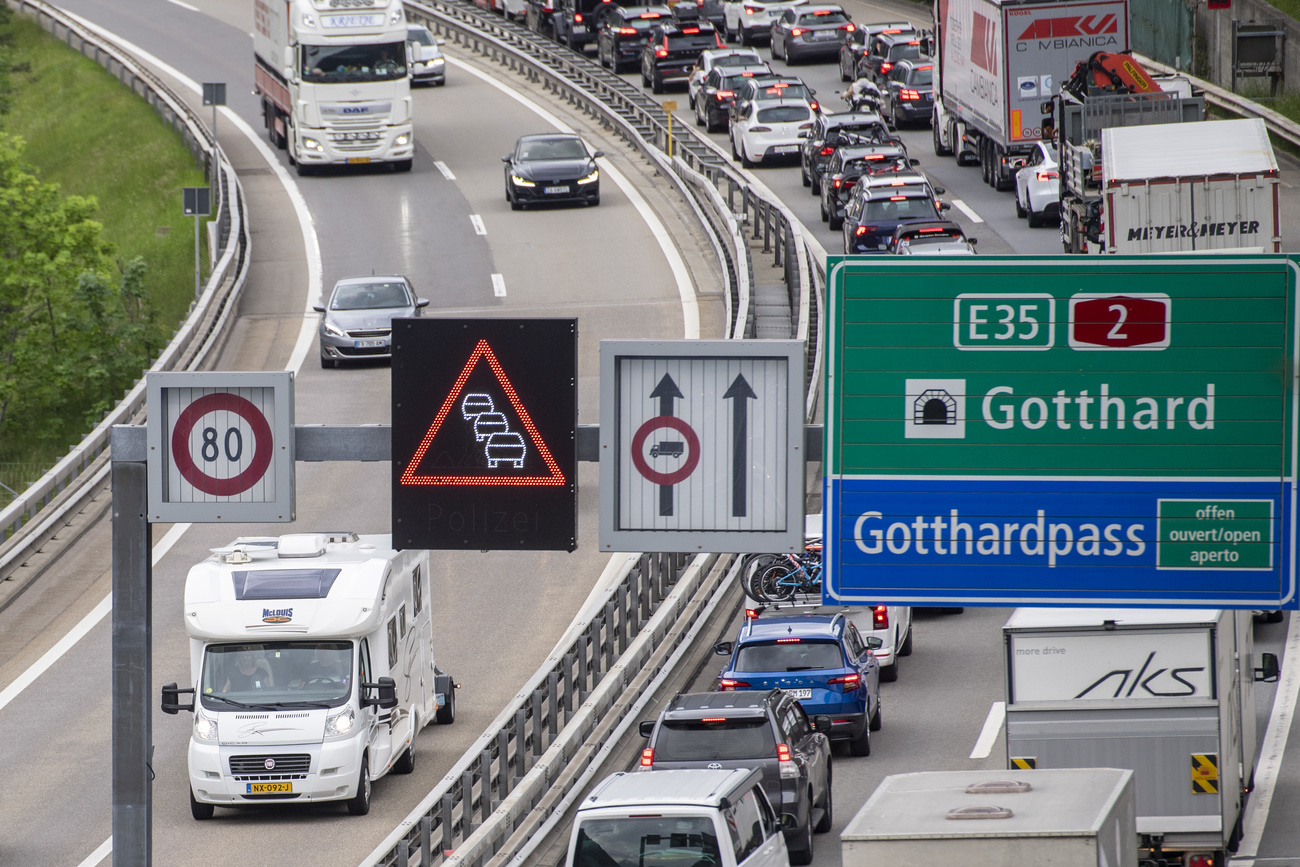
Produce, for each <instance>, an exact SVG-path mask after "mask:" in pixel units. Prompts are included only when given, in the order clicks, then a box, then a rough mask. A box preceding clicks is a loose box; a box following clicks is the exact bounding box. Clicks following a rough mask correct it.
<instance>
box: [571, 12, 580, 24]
mask: <svg viewBox="0 0 1300 867" xmlns="http://www.w3.org/2000/svg"><path fill="white" fill-rule="evenodd" d="M573 23H574V24H581V23H582V13H581V12H574V13H573Z"/></svg>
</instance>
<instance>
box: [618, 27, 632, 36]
mask: <svg viewBox="0 0 1300 867" xmlns="http://www.w3.org/2000/svg"><path fill="white" fill-rule="evenodd" d="M618 35H619V36H636V28H635V27H620V28H618Z"/></svg>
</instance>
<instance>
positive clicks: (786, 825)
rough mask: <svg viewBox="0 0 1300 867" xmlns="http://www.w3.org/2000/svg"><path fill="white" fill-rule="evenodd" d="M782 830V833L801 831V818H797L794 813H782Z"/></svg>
mask: <svg viewBox="0 0 1300 867" xmlns="http://www.w3.org/2000/svg"><path fill="white" fill-rule="evenodd" d="M781 830H782V831H798V830H799V817H798V816H796V815H795V814H794V813H782V814H781Z"/></svg>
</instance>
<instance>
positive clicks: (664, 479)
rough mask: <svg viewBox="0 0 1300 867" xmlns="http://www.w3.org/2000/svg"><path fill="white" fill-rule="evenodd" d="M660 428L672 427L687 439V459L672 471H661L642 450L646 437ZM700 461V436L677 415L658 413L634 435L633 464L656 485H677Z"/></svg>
mask: <svg viewBox="0 0 1300 867" xmlns="http://www.w3.org/2000/svg"><path fill="white" fill-rule="evenodd" d="M660 428H672V429H673V430H675V431H677V432H678V433H679V434H681V435H682V438H683V439H685V440H686V460H684V461H682V465H681V466H680V467H678V468H677V469H675V470H673V471H672V472H671V473H661V472H659V471H658V470H656V469H655V468H654V467H652V466H650V464H649V463H647V462H646V459H645V455H644V454H643V453H642V450H643V449H644V447H645V441H646V438H647V437H649V436H650V434H651V433H652V432H653V431H657V430H659V429H660ZM699 463H700V438H699V437H697V436H696V435H695V431H693V430H691V426H690V425H688V424H687V423H686V422H684V421H682V420H681V419H679V418H678V417H677V416H675V415H657V416H655V417H654V418H652V419H650V420H649V421H647V422H646V423H645V424H643V425H641V427H639V428H637V431H636V433H634V434H633V435H632V465H633V466H635V467H636V471H637V472H638V473H640V474H641V475H643V476H645V477H646V478H647V479H649V480H650V481H652V482H654V483H655V484H656V485H675V484H677V483H678V482H680V481H683V480H684V479H685V478H686V477H687V476H689V475H690V474H691V473H692V472H694V471H695V467H696V466H697V465H699Z"/></svg>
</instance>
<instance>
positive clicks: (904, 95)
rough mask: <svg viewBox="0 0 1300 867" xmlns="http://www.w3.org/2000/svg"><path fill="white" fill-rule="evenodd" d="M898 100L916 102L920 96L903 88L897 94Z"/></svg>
mask: <svg viewBox="0 0 1300 867" xmlns="http://www.w3.org/2000/svg"><path fill="white" fill-rule="evenodd" d="M898 98H899V99H906V100H909V101H911V100H917V99H920V98H921V94H919V93H918V92H916V91H915V90H908V89H907V88H903V89H902V90H900V91H899V92H898Z"/></svg>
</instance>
